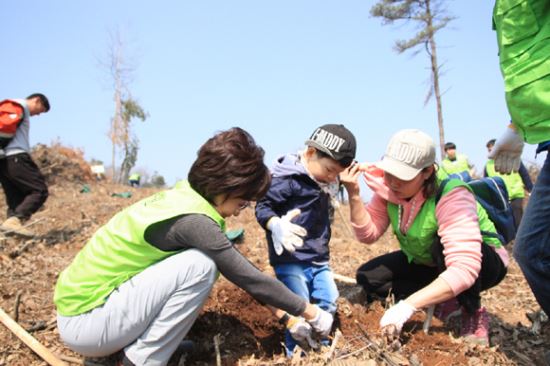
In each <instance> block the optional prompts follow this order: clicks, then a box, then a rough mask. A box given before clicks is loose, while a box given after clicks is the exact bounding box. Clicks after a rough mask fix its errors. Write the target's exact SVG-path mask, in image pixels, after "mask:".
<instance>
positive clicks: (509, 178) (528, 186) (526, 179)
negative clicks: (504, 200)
mask: <svg viewBox="0 0 550 366" xmlns="http://www.w3.org/2000/svg"><path fill="white" fill-rule="evenodd" d="M495 141H496V139H492V140H489V141H488V142H487V145H486V146H487V151H488V152H489V153H490V152H491V150H492V149H493V146H494V145H495ZM483 176H484V177H494V176H498V177H501V178H502V180H504V184H505V185H506V189H507V190H508V198H509V199H510V205H511V206H512V211H513V213H514V221H515V222H516V225H518V226H519V224H520V222H521V218H522V216H523V199H524V198H525V191H526V190H527V192H529V193H530V192H531V190H532V189H533V182H532V181H531V177H530V176H529V172H528V171H527V168H526V167H525V165H523V162H520V165H519V171H518V172H517V173H516V172H514V173H511V174H501V173H499V172H497V171H496V170H495V162H494V161H493V160H492V159H489V160H488V161H487V164H485V169H484V170H483Z"/></svg>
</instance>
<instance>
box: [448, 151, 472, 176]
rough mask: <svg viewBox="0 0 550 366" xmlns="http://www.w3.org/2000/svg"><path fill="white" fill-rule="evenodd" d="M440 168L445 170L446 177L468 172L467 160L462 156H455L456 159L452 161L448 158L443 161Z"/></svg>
mask: <svg viewBox="0 0 550 366" xmlns="http://www.w3.org/2000/svg"><path fill="white" fill-rule="evenodd" d="M441 168H442V169H443V170H445V173H447V174H448V175H451V174H455V173H462V172H469V171H470V166H469V165H468V158H467V157H466V155H464V154H456V159H455V160H454V161H452V160H451V159H449V158H445V159H443V161H442V162H441Z"/></svg>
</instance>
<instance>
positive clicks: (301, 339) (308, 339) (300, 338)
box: [286, 316, 319, 349]
mask: <svg viewBox="0 0 550 366" xmlns="http://www.w3.org/2000/svg"><path fill="white" fill-rule="evenodd" d="M286 329H288V331H289V333H290V335H291V336H292V338H294V339H295V340H296V341H297V342H298V343H299V344H301V345H302V344H303V345H305V344H306V343H307V344H308V345H309V346H310V347H311V348H314V349H317V348H319V343H317V341H315V340H314V339H313V336H312V329H311V325H309V323H308V322H306V321H305V319H304V318H302V317H294V316H293V317H291V318H290V320H289V321H288V324H287V325H286Z"/></svg>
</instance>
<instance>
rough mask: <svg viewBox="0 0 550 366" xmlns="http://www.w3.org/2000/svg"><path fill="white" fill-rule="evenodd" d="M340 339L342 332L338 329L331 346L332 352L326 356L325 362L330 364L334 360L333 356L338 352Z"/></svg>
mask: <svg viewBox="0 0 550 366" xmlns="http://www.w3.org/2000/svg"><path fill="white" fill-rule="evenodd" d="M340 337H342V332H340V329H336V332H335V333H334V339H333V340H332V344H331V345H330V350H329V351H328V353H327V354H326V356H325V362H328V361H330V360H331V359H332V356H333V355H334V351H335V350H336V345H337V344H338V341H339V340H340Z"/></svg>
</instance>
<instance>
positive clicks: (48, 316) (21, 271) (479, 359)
mask: <svg viewBox="0 0 550 366" xmlns="http://www.w3.org/2000/svg"><path fill="white" fill-rule="evenodd" d="M51 181H52V182H53V183H52V185H50V197H49V199H48V201H47V203H46V204H45V206H44V208H43V209H42V210H41V211H39V212H38V213H36V214H35V215H34V216H33V217H32V219H31V222H34V224H32V226H30V228H32V229H33V230H34V231H35V232H36V233H37V236H36V237H35V238H34V239H31V240H24V239H20V238H17V237H13V236H8V237H4V238H0V278H1V282H0V306H1V308H2V309H3V310H4V311H5V312H6V313H8V314H9V315H10V316H12V317H14V316H15V314H14V310H15V308H17V312H18V322H19V324H20V325H21V326H22V327H23V328H25V329H27V330H29V331H30V332H31V333H32V335H33V336H34V337H36V339H37V340H38V341H39V342H41V343H42V344H43V345H44V346H46V347H48V348H49V349H50V350H51V351H53V352H54V353H56V354H58V355H63V356H64V357H72V358H73V361H77V362H80V364H89V365H93V364H95V365H98V364H99V365H113V364H114V362H115V359H116V356H113V357H109V358H103V359H88V360H84V359H83V358H82V357H80V356H79V355H78V354H75V353H74V352H72V351H70V350H69V349H68V348H66V347H65V346H64V345H63V343H62V342H61V341H60V339H59V336H58V333H57V329H56V324H55V308H54V305H53V302H52V296H53V288H54V285H55V282H56V278H57V276H58V274H59V272H60V271H62V270H63V269H64V268H65V267H66V266H67V265H68V264H69V263H70V261H71V260H72V258H73V257H74V255H75V254H76V253H77V252H78V250H79V249H80V248H82V246H83V245H84V244H85V242H86V240H87V239H88V238H89V237H90V236H91V235H92V233H93V232H94V231H95V230H96V229H98V228H99V227H100V226H101V225H102V224H104V223H105V222H106V221H107V220H108V219H109V218H110V217H111V216H112V215H114V214H115V213H116V212H117V211H119V210H120V209H122V208H123V207H126V206H127V205H129V204H131V203H132V202H135V201H137V200H139V199H140V198H143V197H145V196H148V195H150V194H152V193H154V192H155V191H156V190H155V189H152V188H147V189H143V188H140V189H135V188H129V187H127V186H121V185H113V184H109V183H105V182H86V181H81V182H80V181H78V180H76V181H71V182H67V181H63V180H62V179H57V180H51ZM84 184H87V187H88V188H89V189H88V190H89V192H81V191H82V190H83V188H84ZM84 191H86V189H84ZM123 192H131V193H132V197H131V198H122V197H116V196H112V194H113V193H123ZM2 197H3V195H2ZM4 212H5V204H4V202H3V198H0V213H1V214H0V219H3V217H4V216H3V215H4ZM347 217H348V213H347V207H346V206H343V207H341V208H340V209H339V210H338V211H337V212H336V219H335V222H334V225H333V239H332V242H331V255H332V259H331V266H332V268H333V270H334V272H335V273H338V274H340V275H344V276H349V277H354V272H355V269H356V268H357V267H358V266H359V265H360V264H362V263H363V262H365V261H367V260H368V259H370V258H373V257H374V256H376V255H380V254H382V253H386V252H389V251H392V250H394V249H395V248H396V242H395V239H394V238H393V237H392V235H390V234H388V233H387V234H386V235H384V237H383V238H382V239H381V240H379V242H378V243H376V244H373V245H365V244H361V243H358V242H357V241H355V240H354V239H353V238H352V236H351V232H350V231H349V226H347V223H346V220H345V218H347ZM228 228H229V229H235V228H244V229H245V234H244V240H243V242H242V243H240V244H237V247H238V248H239V250H240V251H241V252H242V253H243V254H244V255H246V256H247V257H248V258H249V260H250V261H251V262H252V263H254V264H255V265H256V266H257V267H259V268H260V269H261V270H263V271H265V272H268V273H272V272H271V268H270V266H269V263H268V261H267V254H266V244H265V238H264V233H263V231H262V229H261V228H260V227H259V226H258V225H257V224H256V221H255V219H254V215H253V210H252V209H247V210H245V211H244V212H243V213H242V214H241V215H240V216H239V217H237V218H231V219H229V220H228ZM509 249H511V248H509ZM338 285H339V290H340V294H341V298H340V300H339V308H338V314H337V321H336V327H335V328H337V329H338V330H337V332H338V333H341V335H339V336H336V338H337V340H336V344H335V346H334V349H333V350H332V351H331V350H330V349H328V348H327V349H323V350H322V351H321V352H319V353H312V352H308V354H307V356H306V357H302V358H297V359H293V360H289V359H286V358H285V357H284V353H283V349H282V345H281V343H282V341H283V329H282V327H281V326H280V325H279V324H278V323H277V322H276V320H275V319H274V318H273V317H272V316H271V315H270V313H269V312H268V311H267V310H266V309H265V308H264V307H262V306H261V305H260V304H258V303H257V302H256V301H255V300H253V299H252V298H251V297H250V296H248V295H247V294H246V293H244V292H243V291H242V290H240V289H238V288H236V287H235V286H234V285H233V284H231V283H229V282H228V281H226V280H225V279H224V278H223V277H221V278H220V279H219V280H218V282H217V283H216V285H215V288H214V290H213V292H212V293H211V295H210V298H209V300H208V301H207V304H206V306H205V307H204V309H203V312H202V314H201V315H200V317H199V319H198V320H197V322H196V323H195V325H194V326H193V328H192V330H191V332H190V334H189V335H188V338H189V339H191V340H193V341H194V343H195V348H194V350H193V351H192V352H191V353H190V354H188V355H186V356H185V357H183V358H180V357H179V355H176V356H175V357H174V358H173V359H172V361H171V364H172V365H178V364H180V365H182V364H185V365H216V362H217V361H216V358H217V356H218V357H219V358H220V361H221V364H222V365H251V366H253V365H286V364H294V365H327V364H331V365H379V364H380V365H381V364H387V365H420V364H421V365H426V366H428V365H434V366H435V365H545V363H544V360H543V356H544V352H545V351H546V350H549V349H550V325H549V324H548V323H545V324H543V326H542V328H541V329H540V330H539V332H538V334H537V333H535V332H533V329H532V322H531V321H530V320H529V319H528V317H527V316H526V314H527V313H531V312H534V311H536V310H538V306H537V304H536V302H535V300H534V297H533V295H532V294H531V292H530V290H529V288H528V286H527V284H526V282H525V280H524V279H523V276H522V274H521V272H520V271H519V269H518V267H517V265H516V264H515V263H514V262H513V260H512V263H511V266H510V268H509V272H508V275H507V277H506V278H505V280H504V281H503V282H502V283H501V284H500V285H499V286H497V287H496V288H494V289H492V290H490V291H487V292H485V293H484V294H483V304H484V305H485V306H486V307H487V309H488V311H489V312H490V316H491V347H482V346H473V345H470V344H467V343H465V342H463V341H462V340H461V339H460V338H458V336H457V332H458V324H456V323H451V324H450V325H445V324H443V323H441V322H440V321H439V320H437V319H435V318H434V320H433V324H432V327H431V329H430V331H429V333H428V334H424V332H423V331H422V323H423V321H424V319H425V314H424V313H423V312H419V313H417V314H415V315H414V317H413V319H412V321H410V322H408V323H407V324H406V326H405V328H404V332H403V334H402V337H401V342H400V343H401V344H400V345H399V344H397V345H396V344H392V345H388V344H385V343H384V342H383V341H382V339H381V338H380V337H379V334H378V326H377V325H378V321H379V319H380V317H381V316H382V314H383V311H384V309H383V307H382V305H381V304H380V303H378V302H375V303H373V304H370V305H367V304H366V303H365V300H364V297H363V294H362V292H361V290H360V289H358V288H357V287H355V286H353V285H348V284H344V283H340V282H339V283H338ZM215 338H216V340H217V343H218V344H219V347H218V349H219V352H216V350H215V343H216V342H215V340H214V339H215ZM184 359H185V362H183V360H184ZM45 364H46V363H45V362H44V361H43V360H42V359H41V358H40V357H39V356H37V355H36V354H35V353H34V352H32V351H31V350H30V349H29V348H28V347H27V346H26V345H25V344H24V343H22V342H21V341H20V340H19V339H18V338H17V337H16V336H14V335H13V334H12V333H11V332H10V331H9V330H8V329H7V328H6V327H4V326H3V325H0V366H3V365H45ZM68 364H71V362H68ZM75 364H77V363H75Z"/></svg>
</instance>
